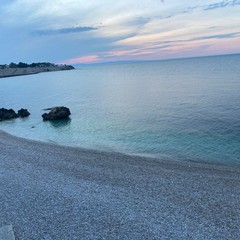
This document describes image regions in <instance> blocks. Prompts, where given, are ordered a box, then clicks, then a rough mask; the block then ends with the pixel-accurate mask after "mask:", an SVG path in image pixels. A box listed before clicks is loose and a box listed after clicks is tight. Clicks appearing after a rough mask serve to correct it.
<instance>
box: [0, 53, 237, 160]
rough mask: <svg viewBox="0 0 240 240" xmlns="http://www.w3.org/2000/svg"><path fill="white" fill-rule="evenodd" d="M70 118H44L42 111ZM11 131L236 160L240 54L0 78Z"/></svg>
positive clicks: (1, 125) (144, 152)
mask: <svg viewBox="0 0 240 240" xmlns="http://www.w3.org/2000/svg"><path fill="white" fill-rule="evenodd" d="M54 106H66V107H69V108H70V111H71V113H72V114H71V116H70V117H71V118H70V119H68V120H61V121H43V120H42V117H41V115H42V114H43V113H45V112H46V111H45V110H44V109H46V108H50V107H54ZM0 107H4V108H12V109H14V110H15V111H17V110H18V109H20V108H27V109H28V110H29V112H30V113H31V115H30V116H29V117H28V118H25V119H20V118H19V119H14V120H9V121H2V122H0V129H1V130H3V131H6V132H8V133H10V134H13V135H16V136H19V137H23V138H27V139H32V140H38V141H44V142H51V143H56V144H60V145H66V146H74V147H80V148H85V149H94V150H100V151H108V152H120V153H125V154H129V155H138V156H147V157H152V158H153V161H154V159H155V158H158V159H159V158H160V159H164V160H169V161H171V160H174V161H193V162H205V163H209V164H227V165H228V164H230V165H240V54H235V55H225V56H212V57H199V58H189V59H176V60H161V61H148V62H137V63H121V64H120V63H119V64H101V65H89V66H82V67H79V68H77V69H75V70H70V71H60V72H47V73H40V74H35V75H27V76H18V77H11V78H1V79H0Z"/></svg>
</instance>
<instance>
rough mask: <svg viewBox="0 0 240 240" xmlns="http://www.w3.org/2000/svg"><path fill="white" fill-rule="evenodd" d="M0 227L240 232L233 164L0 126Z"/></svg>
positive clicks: (68, 232)
mask: <svg viewBox="0 0 240 240" xmlns="http://www.w3.org/2000/svg"><path fill="white" fill-rule="evenodd" d="M0 150H1V156H0V180H1V197H0V227H1V226H4V225H7V224H12V225H13V228H14V231H15V235H16V237H18V239H20V240H21V239H42V238H43V239H44V237H46V236H49V237H50V238H51V239H104V238H106V239H239V237H240V232H239V224H240V206H239V196H240V168H239V167H231V166H219V165H213V164H205V163H203V164H202V163H195V162H175V161H164V160H160V159H151V158H146V157H138V156H128V155H124V154H121V153H113V152H112V153H111V152H100V151H95V150H86V149H80V148H74V147H65V146H60V145H54V144H51V143H44V142H37V141H33V140H26V139H22V138H19V137H15V136H12V135H10V134H8V133H5V132H3V131H0Z"/></svg>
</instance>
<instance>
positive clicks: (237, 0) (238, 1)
mask: <svg viewBox="0 0 240 240" xmlns="http://www.w3.org/2000/svg"><path fill="white" fill-rule="evenodd" d="M236 5H240V0H231V1H221V2H217V3H213V4H209V5H207V6H205V7H204V10H214V9H217V8H225V7H229V6H236Z"/></svg>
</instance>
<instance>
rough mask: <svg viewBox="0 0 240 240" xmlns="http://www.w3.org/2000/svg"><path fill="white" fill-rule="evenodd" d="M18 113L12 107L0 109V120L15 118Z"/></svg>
mask: <svg viewBox="0 0 240 240" xmlns="http://www.w3.org/2000/svg"><path fill="white" fill-rule="evenodd" d="M17 117H18V114H17V113H16V112H15V111H14V110H13V109H5V108H1V109H0V121H2V120H9V119H13V118H17Z"/></svg>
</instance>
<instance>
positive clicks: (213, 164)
mask: <svg viewBox="0 0 240 240" xmlns="http://www.w3.org/2000/svg"><path fill="white" fill-rule="evenodd" d="M3 136H5V137H8V138H12V139H16V140H19V141H23V142H26V144H27V143H30V144H38V145H39V146H41V145H42V146H45V145H46V146H48V145H49V147H50V146H51V147H53V148H55V147H57V148H62V149H66V150H67V149H68V150H69V151H71V150H73V151H79V152H83V153H89V154H99V155H116V156H117V157H119V158H129V159H139V161H144V160H145V161H156V162H158V163H161V164H166V165H171V166H176V167H178V166H182V167H190V166H191V167H199V168H205V167H206V168H213V169H219V168H220V169H225V168H226V169H234V170H236V169H239V173H240V165H239V164H231V163H226V162H224V163H223V162H207V161H204V162H201V161H195V160H185V161H181V160H169V159H168V160H166V159H162V158H160V157H156V156H147V155H141V154H134V153H133V154H130V153H124V152H118V151H111V150H109V151H106V150H99V149H92V148H84V147H78V146H70V145H64V144H60V143H57V142H53V141H41V140H34V139H29V138H24V137H20V136H17V135H13V134H11V133H8V132H6V131H4V130H2V129H0V137H3Z"/></svg>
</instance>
